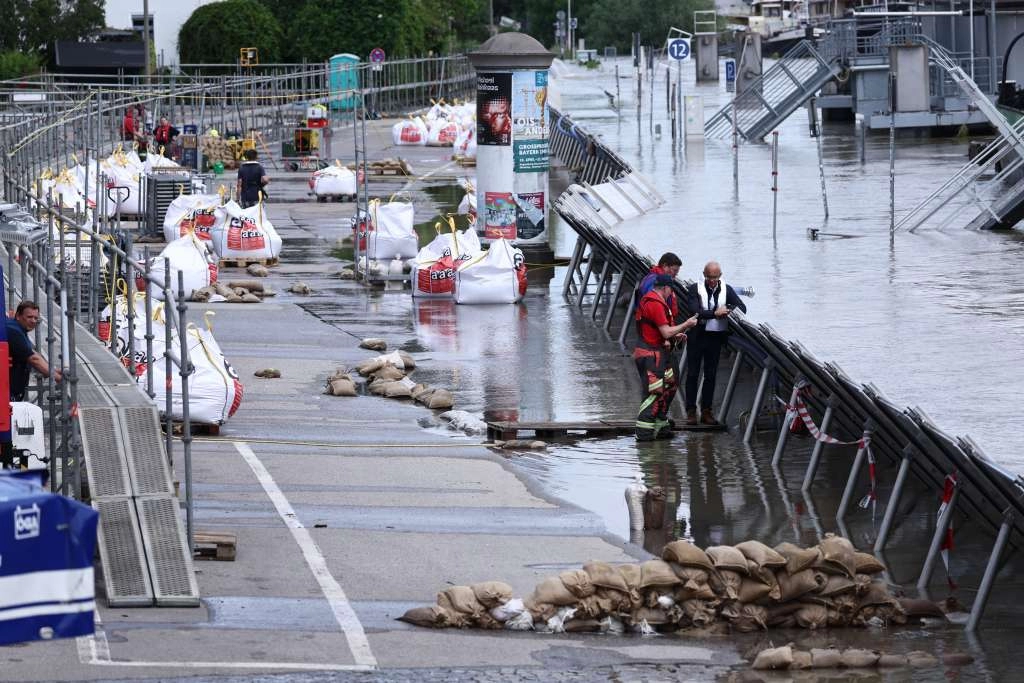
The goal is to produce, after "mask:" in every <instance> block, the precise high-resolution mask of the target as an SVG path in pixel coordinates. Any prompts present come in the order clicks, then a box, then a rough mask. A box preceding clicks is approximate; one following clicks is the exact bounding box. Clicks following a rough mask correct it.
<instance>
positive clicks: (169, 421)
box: [163, 256, 180, 463]
mask: <svg viewBox="0 0 1024 683" xmlns="http://www.w3.org/2000/svg"><path fill="white" fill-rule="evenodd" d="M170 294H171V259H169V258H167V257H166V256H165V257H164V305H163V311H164V387H165V389H166V394H165V396H166V400H167V403H166V406H167V407H166V411H165V413H164V423H165V426H164V438H165V439H166V444H165V445H166V449H167V460H168V462H170V463H173V462H174V459H173V458H172V457H171V453H173V452H174V451H173V449H172V446H173V444H174V382H173V378H174V364H173V361H172V359H171V347H172V344H173V339H172V337H171V316H172V315H173V313H172V312H171V310H170V308H171V306H170V302H171V297H170ZM179 332H180V330H179Z"/></svg>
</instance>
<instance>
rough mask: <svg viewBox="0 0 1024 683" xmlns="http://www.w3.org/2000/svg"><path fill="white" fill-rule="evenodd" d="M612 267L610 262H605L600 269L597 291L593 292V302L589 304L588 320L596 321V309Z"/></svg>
mask: <svg viewBox="0 0 1024 683" xmlns="http://www.w3.org/2000/svg"><path fill="white" fill-rule="evenodd" d="M611 267H612V262H611V261H609V260H607V259H606V260H605V262H604V266H603V267H602V268H601V277H599V278H598V281H597V291H596V292H594V300H593V302H591V304H590V319H591V320H597V307H598V306H599V305H600V304H601V297H602V295H603V294H604V291H605V288H606V287H607V286H608V277H609V274H610V270H611Z"/></svg>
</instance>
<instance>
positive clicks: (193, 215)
mask: <svg viewBox="0 0 1024 683" xmlns="http://www.w3.org/2000/svg"><path fill="white" fill-rule="evenodd" d="M222 203H223V201H222V199H221V197H220V195H216V194H181V195H178V196H177V197H175V198H174V199H173V200H172V201H171V203H170V204H169V205H168V206H167V213H166V214H164V240H165V241H167V242H172V241H173V240H176V239H178V238H179V237H183V236H185V235H187V234H188V233H195V236H196V237H198V238H199V239H201V240H209V239H210V233H211V232H212V231H213V230H214V228H217V227H223V225H224V222H225V221H226V220H227V213H226V212H225V211H224V208H223V207H222V206H221V204H222Z"/></svg>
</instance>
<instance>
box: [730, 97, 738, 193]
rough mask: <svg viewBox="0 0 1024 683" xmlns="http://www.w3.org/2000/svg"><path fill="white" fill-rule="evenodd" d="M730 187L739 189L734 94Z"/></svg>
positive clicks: (734, 99) (734, 100) (733, 99)
mask: <svg viewBox="0 0 1024 683" xmlns="http://www.w3.org/2000/svg"><path fill="white" fill-rule="evenodd" d="M731 111H732V117H731V119H732V187H733V190H736V191H739V188H740V133H739V128H738V127H737V125H736V93H735V92H734V93H733V96H732V110H731Z"/></svg>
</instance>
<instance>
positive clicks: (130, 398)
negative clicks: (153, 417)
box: [103, 384, 155, 407]
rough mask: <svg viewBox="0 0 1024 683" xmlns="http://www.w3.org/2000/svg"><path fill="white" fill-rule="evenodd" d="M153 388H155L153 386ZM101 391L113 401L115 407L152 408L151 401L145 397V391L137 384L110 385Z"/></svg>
mask: <svg viewBox="0 0 1024 683" xmlns="http://www.w3.org/2000/svg"><path fill="white" fill-rule="evenodd" d="M154 388H155V386H154ZM103 389H104V390H105V391H106V392H107V394H109V395H110V398H112V399H113V400H114V404H115V405H117V406H122V407H127V406H147V407H148V406H152V405H154V403H153V401H152V400H151V399H150V398H149V396H147V395H146V391H145V389H144V388H143V387H142V386H141V385H138V384H111V385H108V386H105V387H103Z"/></svg>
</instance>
